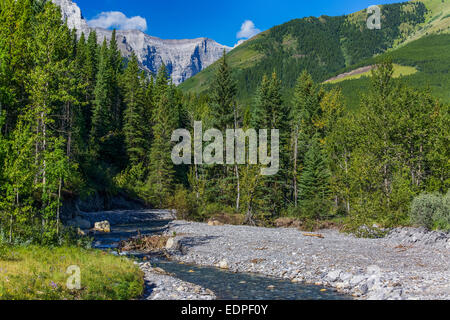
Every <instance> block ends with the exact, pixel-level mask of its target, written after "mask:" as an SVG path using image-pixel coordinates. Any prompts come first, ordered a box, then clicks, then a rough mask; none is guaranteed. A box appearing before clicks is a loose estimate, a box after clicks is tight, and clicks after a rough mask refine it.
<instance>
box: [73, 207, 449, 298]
mask: <svg viewBox="0 0 450 320" xmlns="http://www.w3.org/2000/svg"><path fill="white" fill-rule="evenodd" d="M81 218H82V219H83V220H84V222H88V223H87V224H90V225H94V224H95V222H99V221H104V220H107V221H109V222H110V223H111V225H112V226H114V225H123V224H136V223H137V224H140V223H142V224H143V225H144V224H146V223H149V222H152V221H164V226H163V227H162V228H161V232H164V233H165V234H166V235H167V236H169V237H173V235H174V234H175V235H177V236H176V237H175V238H170V239H169V246H168V252H169V253H170V255H171V258H172V259H173V260H174V261H178V262H183V263H189V264H195V265H200V266H215V267H219V268H223V269H228V270H230V271H233V272H250V273H256V274H261V275H267V276H273V277H278V278H282V279H288V280H290V281H292V282H306V283H309V284H316V285H320V286H328V287H331V288H334V289H336V290H337V291H339V292H342V293H345V294H350V295H353V296H354V297H357V298H359V299H377V300H387V299H389V300H395V299H425V300H430V299H441V300H448V299H450V270H449V269H450V234H449V233H443V232H429V231H427V230H425V229H420V228H398V229H394V230H391V231H390V232H389V233H388V234H387V236H386V237H384V238H381V239H362V238H356V237H354V236H351V235H347V234H342V233H339V232H338V231H336V230H323V231H320V232H318V233H314V234H312V233H306V232H301V231H299V230H297V229H295V228H278V229H268V228H260V227H248V226H231V225H214V224H213V225H208V224H204V223H193V222H187V221H172V219H173V216H172V214H171V212H169V211H161V210H142V211H113V212H99V213H92V214H91V213H89V214H83V215H82V216H81ZM113 229H114V227H113ZM113 232H114V230H113ZM140 267H141V269H142V270H143V271H144V273H145V278H146V283H147V290H146V298H147V299H181V300H185V299H200V300H202V299H214V298H215V296H214V293H212V292H210V291H208V290H207V289H204V288H201V287H199V286H196V285H194V284H190V283H186V282H183V281H181V280H179V279H177V278H175V277H172V276H171V275H168V274H163V273H161V272H159V271H160V270H155V269H154V268H152V267H151V265H150V264H148V263H142V264H141V265H140Z"/></svg>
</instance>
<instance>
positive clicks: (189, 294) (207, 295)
mask: <svg viewBox="0 0 450 320" xmlns="http://www.w3.org/2000/svg"><path fill="white" fill-rule="evenodd" d="M139 267H140V268H141V270H142V271H143V272H144V274H145V276H144V280H145V284H146V285H145V292H144V299H146V300H215V299H216V296H215V294H214V292H212V291H211V290H209V289H205V288H202V287H201V286H198V285H195V284H192V283H189V282H185V281H182V280H180V279H177V278H175V277H174V276H172V275H171V274H169V273H166V272H165V271H164V270H162V269H160V268H153V267H152V265H151V263H150V262H145V263H140V264H139Z"/></svg>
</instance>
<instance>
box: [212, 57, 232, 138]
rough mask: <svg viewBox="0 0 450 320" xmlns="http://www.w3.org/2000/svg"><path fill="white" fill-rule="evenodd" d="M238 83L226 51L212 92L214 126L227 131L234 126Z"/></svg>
mask: <svg viewBox="0 0 450 320" xmlns="http://www.w3.org/2000/svg"><path fill="white" fill-rule="evenodd" d="M236 92H237V88H236V83H235V82H234V80H233V78H232V75H231V69H230V67H229V65H228V62H227V58H226V52H225V50H224V52H223V56H222V58H221V59H220V61H219V67H218V69H217V71H216V75H215V79H214V82H213V85H212V93H211V118H212V120H213V126H214V128H217V129H219V130H221V131H222V132H225V130H226V129H232V128H234V108H235V104H236V103H235V99H236Z"/></svg>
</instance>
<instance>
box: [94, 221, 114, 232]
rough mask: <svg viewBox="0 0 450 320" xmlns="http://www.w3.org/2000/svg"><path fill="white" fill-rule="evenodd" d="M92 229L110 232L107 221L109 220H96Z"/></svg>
mask: <svg viewBox="0 0 450 320" xmlns="http://www.w3.org/2000/svg"><path fill="white" fill-rule="evenodd" d="M94 230H95V231H99V232H104V233H110V232H111V225H110V223H109V221H106V220H105V221H100V222H96V223H95V225H94Z"/></svg>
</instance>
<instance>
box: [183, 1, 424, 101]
mask: <svg viewBox="0 0 450 320" xmlns="http://www.w3.org/2000/svg"><path fill="white" fill-rule="evenodd" d="M426 14H427V8H426V7H425V5H424V4H423V3H422V2H405V3H396V4H388V5H383V6H382V19H381V22H382V26H383V27H382V28H381V29H380V30H370V29H368V28H367V26H366V24H367V10H364V11H361V12H357V13H354V14H351V15H345V16H337V17H330V16H321V17H319V18H316V17H308V18H303V19H295V20H292V21H289V22H287V23H284V24H282V25H279V26H276V27H273V28H271V29H269V30H267V31H265V32H262V33H261V34H259V35H258V36H256V37H254V38H252V39H250V40H249V41H246V42H244V43H243V44H241V45H240V46H238V47H237V48H236V49H234V50H233V51H232V52H231V53H230V60H231V62H232V63H231V66H233V67H234V66H239V69H238V70H236V71H235V73H234V79H235V80H236V81H237V82H238V83H240V84H241V85H240V86H239V90H238V99H239V101H240V102H243V103H250V102H251V100H252V96H253V94H254V92H255V91H256V89H257V87H258V85H259V82H260V80H261V77H262V76H263V75H264V74H268V73H272V72H273V71H276V72H277V74H278V75H279V77H280V80H281V81H282V82H283V89H284V90H283V95H284V96H289V95H290V94H292V90H291V89H292V88H294V87H295V83H296V80H297V78H298V76H299V75H300V74H301V72H302V70H308V72H309V73H310V74H311V76H312V78H313V79H314V81H317V82H322V81H325V80H327V79H328V78H331V77H332V76H334V75H335V73H336V72H338V71H340V70H342V69H343V68H345V67H349V66H352V65H354V64H357V63H359V62H361V61H362V60H365V59H368V58H371V57H373V56H374V55H376V54H381V53H384V52H385V51H386V50H387V49H390V48H392V47H393V46H394V45H397V44H399V43H402V42H403V41H404V40H406V39H407V38H408V36H410V35H411V34H412V33H413V32H414V31H415V30H417V28H419V26H420V24H421V23H423V22H425V16H426ZM212 77H213V70H212V68H209V69H206V70H204V71H203V72H201V73H200V74H199V75H197V76H195V77H194V78H191V79H188V80H187V81H186V82H185V83H183V84H182V85H181V87H182V88H183V89H184V90H187V91H196V92H208V91H209V83H210V81H211V78H212Z"/></svg>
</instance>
